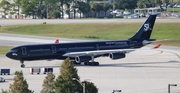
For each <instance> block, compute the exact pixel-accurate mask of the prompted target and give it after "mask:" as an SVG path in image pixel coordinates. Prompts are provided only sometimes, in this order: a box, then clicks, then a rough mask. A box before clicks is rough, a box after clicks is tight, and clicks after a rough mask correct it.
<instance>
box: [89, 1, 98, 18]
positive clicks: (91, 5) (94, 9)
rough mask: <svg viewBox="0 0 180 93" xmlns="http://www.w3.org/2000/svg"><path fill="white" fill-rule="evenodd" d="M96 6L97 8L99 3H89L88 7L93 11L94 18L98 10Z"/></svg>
mask: <svg viewBox="0 0 180 93" xmlns="http://www.w3.org/2000/svg"><path fill="white" fill-rule="evenodd" d="M98 8H99V4H98V3H90V9H91V10H92V11H93V13H94V18H95V17H96V13H97V11H98Z"/></svg>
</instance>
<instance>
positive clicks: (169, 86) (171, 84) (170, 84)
mask: <svg viewBox="0 0 180 93" xmlns="http://www.w3.org/2000/svg"><path fill="white" fill-rule="evenodd" d="M170 86H177V84H168V93H170Z"/></svg>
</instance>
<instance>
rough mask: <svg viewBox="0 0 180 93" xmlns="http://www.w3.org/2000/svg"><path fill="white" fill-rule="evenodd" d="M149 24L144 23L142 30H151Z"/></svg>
mask: <svg viewBox="0 0 180 93" xmlns="http://www.w3.org/2000/svg"><path fill="white" fill-rule="evenodd" d="M150 25H151V24H150V23H146V24H144V32H146V31H148V30H151V28H150Z"/></svg>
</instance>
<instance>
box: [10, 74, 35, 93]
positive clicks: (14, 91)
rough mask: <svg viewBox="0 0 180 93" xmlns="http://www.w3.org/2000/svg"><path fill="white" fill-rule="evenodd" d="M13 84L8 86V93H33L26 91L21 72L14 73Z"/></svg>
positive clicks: (26, 85)
mask: <svg viewBox="0 0 180 93" xmlns="http://www.w3.org/2000/svg"><path fill="white" fill-rule="evenodd" d="M15 75H16V76H15V77H14V82H13V84H10V86H9V92H10V93H33V92H34V91H32V90H29V89H28V84H27V81H26V79H24V76H23V72H22V71H20V72H19V71H16V72H15Z"/></svg>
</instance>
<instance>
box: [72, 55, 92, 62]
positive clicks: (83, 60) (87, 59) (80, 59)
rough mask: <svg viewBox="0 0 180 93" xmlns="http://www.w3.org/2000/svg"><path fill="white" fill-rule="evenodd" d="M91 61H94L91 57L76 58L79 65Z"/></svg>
mask: <svg viewBox="0 0 180 93" xmlns="http://www.w3.org/2000/svg"><path fill="white" fill-rule="evenodd" d="M91 59H92V58H91V56H77V57H75V61H76V62H77V63H81V62H86V61H89V60H91Z"/></svg>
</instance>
